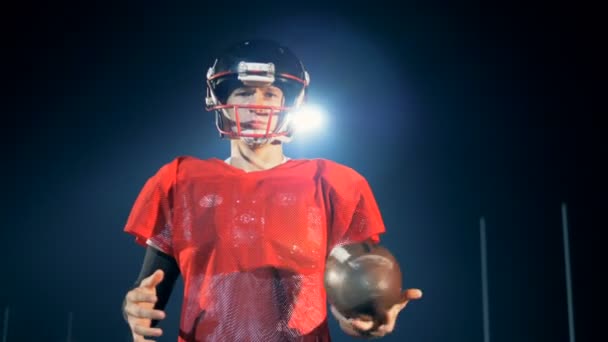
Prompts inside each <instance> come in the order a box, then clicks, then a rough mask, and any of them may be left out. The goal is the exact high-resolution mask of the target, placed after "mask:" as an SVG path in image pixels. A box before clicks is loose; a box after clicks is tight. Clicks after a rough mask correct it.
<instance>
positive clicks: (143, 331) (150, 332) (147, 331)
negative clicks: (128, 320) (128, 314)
mask: <svg viewBox="0 0 608 342" xmlns="http://www.w3.org/2000/svg"><path fill="white" fill-rule="evenodd" d="M133 332H134V333H136V334H137V335H141V336H142V337H143V336H155V337H158V336H162V335H163V330H162V329H161V328H148V327H144V326H141V325H137V324H135V325H134V326H133Z"/></svg>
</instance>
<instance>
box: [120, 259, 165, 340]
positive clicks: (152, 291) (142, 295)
mask: <svg viewBox="0 0 608 342" xmlns="http://www.w3.org/2000/svg"><path fill="white" fill-rule="evenodd" d="M164 276H165V274H164V273H163V271H162V270H156V272H154V273H153V274H152V275H150V276H149V277H147V278H145V279H144V280H142V281H141V283H140V285H139V287H136V288H134V289H133V290H131V291H129V292H127V295H126V297H125V306H124V313H125V315H126V317H127V321H128V322H129V327H130V328H131V333H132V334H133V341H134V342H151V341H152V340H146V339H145V337H144V336H161V335H162V334H163V331H162V329H160V328H151V327H150V326H151V324H152V320H161V319H163V318H165V312H164V311H161V310H154V305H155V304H156V301H157V300H158V298H157V297H156V286H157V285H158V284H160V282H161V281H162V280H163V278H164Z"/></svg>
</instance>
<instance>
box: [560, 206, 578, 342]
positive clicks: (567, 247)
mask: <svg viewBox="0 0 608 342" xmlns="http://www.w3.org/2000/svg"><path fill="white" fill-rule="evenodd" d="M562 231H563V233H564V259H565V263H566V291H567V292H566V294H567V296H568V297H567V298H568V333H569V335H570V342H574V341H575V335H574V309H573V305H572V275H571V271H570V244H569V238H568V213H567V208H566V203H562Z"/></svg>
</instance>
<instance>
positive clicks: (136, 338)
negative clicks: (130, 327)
mask: <svg viewBox="0 0 608 342" xmlns="http://www.w3.org/2000/svg"><path fill="white" fill-rule="evenodd" d="M133 342H155V341H154V340H147V339H146V338H145V337H143V336H141V335H136V334H133Z"/></svg>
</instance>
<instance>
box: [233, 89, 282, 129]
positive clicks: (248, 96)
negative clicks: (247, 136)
mask: <svg viewBox="0 0 608 342" xmlns="http://www.w3.org/2000/svg"><path fill="white" fill-rule="evenodd" d="M226 104H228V105H241V106H247V105H259V106H273V107H281V106H283V91H281V89H279V88H277V87H273V86H265V87H242V88H237V89H236V90H234V91H233V92H232V93H231V94H230V96H229V97H228V100H227V101H226ZM226 112H227V115H228V117H229V119H230V120H232V121H234V122H236V114H235V110H234V108H229V109H227V110H226ZM271 114H272V120H271ZM278 114H279V113H278V112H277V111H276V110H275V111H272V110H270V109H264V108H258V109H255V108H239V109H238V115H239V121H240V124H241V130H242V131H245V132H250V133H257V134H264V133H266V128H267V127H268V121H269V120H271V126H270V129H269V130H268V132H273V131H274V129H275V128H276V127H277V121H278V118H279V116H278ZM233 129H234V130H236V127H234V128H233Z"/></svg>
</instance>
